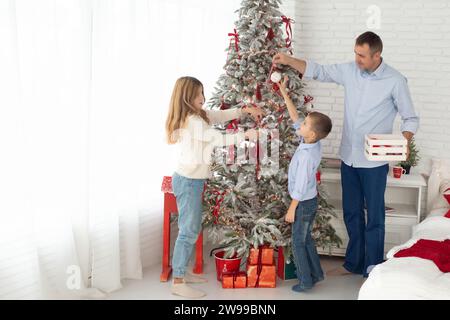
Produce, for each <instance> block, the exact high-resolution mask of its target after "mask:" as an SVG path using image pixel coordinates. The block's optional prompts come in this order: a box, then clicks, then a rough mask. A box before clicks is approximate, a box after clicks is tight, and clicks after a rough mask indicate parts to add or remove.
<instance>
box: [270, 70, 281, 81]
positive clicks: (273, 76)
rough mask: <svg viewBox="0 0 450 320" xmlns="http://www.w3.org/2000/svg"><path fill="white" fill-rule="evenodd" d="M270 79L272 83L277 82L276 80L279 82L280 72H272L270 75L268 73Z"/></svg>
mask: <svg viewBox="0 0 450 320" xmlns="http://www.w3.org/2000/svg"><path fill="white" fill-rule="evenodd" d="M270 80H272V82H274V83H278V82H280V80H281V73H279V72H276V71H275V72H273V73H272V74H271V75H270Z"/></svg>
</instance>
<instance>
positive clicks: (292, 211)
mask: <svg viewBox="0 0 450 320" xmlns="http://www.w3.org/2000/svg"><path fill="white" fill-rule="evenodd" d="M284 220H285V221H286V222H289V223H293V222H294V221H295V208H292V206H290V207H289V209H288V212H287V213H286V215H285V216H284Z"/></svg>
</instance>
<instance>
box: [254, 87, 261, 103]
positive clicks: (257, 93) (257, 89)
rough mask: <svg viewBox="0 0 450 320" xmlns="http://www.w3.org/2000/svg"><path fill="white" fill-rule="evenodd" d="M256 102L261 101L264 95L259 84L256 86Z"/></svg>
mask: <svg viewBox="0 0 450 320" xmlns="http://www.w3.org/2000/svg"><path fill="white" fill-rule="evenodd" d="M255 95H256V100H258V101H261V99H262V95H261V87H260V85H259V83H258V84H257V85H256V94H255Z"/></svg>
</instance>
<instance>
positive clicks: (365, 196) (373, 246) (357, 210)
mask: <svg viewBox="0 0 450 320" xmlns="http://www.w3.org/2000/svg"><path fill="white" fill-rule="evenodd" d="M388 172H389V165H387V164H386V165H382V166H380V167H376V168H354V167H350V166H348V165H346V164H345V163H344V162H342V164H341V183H342V206H343V209H344V221H345V226H346V228H347V233H348V236H349V242H348V246H347V252H346V253H345V263H344V268H345V269H347V270H348V271H350V272H353V273H357V274H362V275H363V276H364V277H367V276H368V274H369V272H370V270H371V268H373V267H374V266H375V265H377V264H379V263H381V262H383V258H384V233H385V230H384V228H385V213H386V212H385V206H384V192H385V190H386V181H387V174H388ZM364 207H366V208H367V224H366V218H365V212H364Z"/></svg>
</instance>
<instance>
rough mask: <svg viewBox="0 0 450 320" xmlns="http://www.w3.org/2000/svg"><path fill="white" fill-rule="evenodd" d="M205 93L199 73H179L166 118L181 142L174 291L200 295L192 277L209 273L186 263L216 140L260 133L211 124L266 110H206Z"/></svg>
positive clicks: (175, 180) (174, 140)
mask: <svg viewBox="0 0 450 320" xmlns="http://www.w3.org/2000/svg"><path fill="white" fill-rule="evenodd" d="M204 103H205V96H204V94H203V85H202V83H201V82H200V81H199V80H197V79H195V78H193V77H182V78H179V79H178V80H177V81H176V83H175V87H174V89H173V93H172V98H171V101H170V106H169V114H168V116H167V120H166V133H167V141H168V143H169V144H177V145H178V147H179V148H180V152H179V154H180V158H179V161H178V167H177V169H176V170H175V173H174V174H173V176H172V187H173V192H174V194H175V197H176V199H177V208H178V230H179V232H178V237H177V240H176V242H175V248H174V252H173V258H172V268H173V282H172V288H171V290H172V293H173V294H176V295H180V296H184V297H187V298H200V297H202V296H204V295H205V293H204V292H203V291H200V290H197V289H194V288H192V287H190V286H188V285H187V284H186V283H199V282H206V279H204V278H201V277H198V276H194V275H193V274H190V273H186V267H187V264H188V262H189V258H190V256H191V254H192V250H193V247H194V244H195V242H196V241H197V237H198V235H199V232H200V230H201V224H202V193H203V187H204V184H205V180H206V179H207V178H208V177H209V176H210V171H209V165H210V162H211V153H212V151H213V149H214V147H216V146H231V145H234V144H239V143H240V142H241V141H243V140H245V138H249V139H251V140H256V139H257V132H256V130H254V129H251V130H248V131H246V132H245V133H244V132H238V133H236V134H226V135H225V134H222V133H221V132H220V131H218V130H215V129H213V128H212V127H211V124H212V123H222V122H225V121H229V120H233V119H236V118H239V117H241V115H242V114H243V113H247V114H250V115H251V116H253V117H254V118H255V119H256V118H258V117H261V116H262V115H263V114H264V113H263V111H262V110H261V109H260V108H258V107H251V108H249V107H243V108H236V109H231V110H203V109H202V107H203V104H204Z"/></svg>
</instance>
